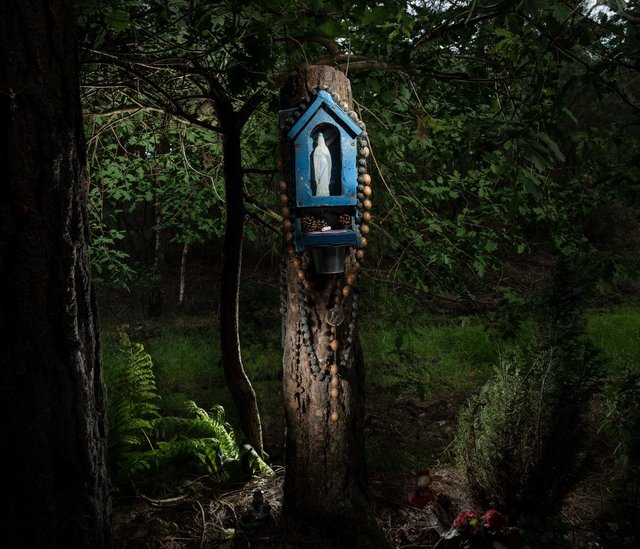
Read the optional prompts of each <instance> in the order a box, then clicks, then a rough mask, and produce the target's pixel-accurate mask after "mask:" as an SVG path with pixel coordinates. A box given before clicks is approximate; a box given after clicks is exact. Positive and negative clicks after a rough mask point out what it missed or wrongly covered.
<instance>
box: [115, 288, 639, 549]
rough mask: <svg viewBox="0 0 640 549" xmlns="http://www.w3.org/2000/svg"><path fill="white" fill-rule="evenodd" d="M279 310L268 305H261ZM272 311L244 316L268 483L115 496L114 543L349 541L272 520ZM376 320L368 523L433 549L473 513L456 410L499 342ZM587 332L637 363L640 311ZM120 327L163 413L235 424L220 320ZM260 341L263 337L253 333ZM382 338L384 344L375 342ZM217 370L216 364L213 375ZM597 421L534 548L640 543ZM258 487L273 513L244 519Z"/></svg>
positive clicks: (276, 421)
mask: <svg viewBox="0 0 640 549" xmlns="http://www.w3.org/2000/svg"><path fill="white" fill-rule="evenodd" d="M272 301H273V300H272ZM275 307H277V301H276V302H275V303H272V304H271V305H270V308H271V309H273V308H275ZM276 310H277V309H276ZM273 314H274V311H271V310H269V311H262V312H260V311H258V313H256V312H255V311H254V312H252V314H251V315H248V316H246V317H245V318H244V319H243V326H244V329H245V330H248V331H247V332H245V333H244V334H243V337H242V341H243V355H244V357H245V362H246V364H247V365H248V368H249V376H250V378H251V379H252V381H253V383H254V387H255V390H256V393H257V395H258V401H259V403H260V406H261V411H262V417H263V428H264V438H265V448H266V450H267V452H268V453H269V455H270V459H269V463H270V465H272V467H273V469H274V471H275V473H276V475H275V476H274V477H269V478H251V479H247V480H246V481H245V482H242V483H234V484H227V485H222V486H221V485H216V484H213V483H211V482H210V481H208V480H207V479H199V478H196V479H190V481H189V483H188V487H187V488H185V487H184V486H181V487H180V488H179V489H176V490H175V491H174V492H172V491H171V490H168V491H165V492H162V493H154V494H152V495H150V494H148V493H144V492H143V491H142V490H140V491H138V492H137V493H136V495H131V496H124V495H119V494H115V497H114V511H115V518H114V526H115V533H116V539H117V547H119V548H121V549H143V548H145V549H147V548H148V549H151V548H153V549H156V548H158V549H159V548H168V549H187V548H198V549H202V548H213V547H224V548H232V547H235V548H240V547H247V548H248V547H252V548H279V547H281V548H283V549H284V548H296V547H327V548H331V547H343V546H344V545H341V544H340V542H339V540H327V539H326V538H325V537H323V536H324V533H323V532H321V531H310V530H309V529H308V528H307V529H304V528H302V527H300V525H297V524H292V523H290V522H286V521H285V520H284V519H283V516H282V514H281V499H282V482H283V477H284V468H283V461H284V428H283V425H284V417H283V413H282V404H281V396H280V395H281V390H280V374H279V371H280V361H281V350H280V347H279V335H278V326H275V327H271V328H270V329H269V328H267V331H268V333H267V334H266V337H265V334H264V332H265V326H266V320H265V319H267V320H268V319H269V318H270V317H272V316H273ZM406 316H407V317H409V316H410V315H406ZM374 318H375V317H374V316H373V315H372V316H371V321H370V322H369V323H368V324H367V325H365V326H363V327H362V329H361V334H362V339H363V346H364V348H365V361H366V363H367V370H368V374H367V375H368V379H367V395H366V399H367V401H366V419H365V430H366V450H367V468H368V478H369V487H370V490H371V494H372V501H373V504H374V512H375V516H376V518H377V521H378V523H379V525H380V526H381V528H382V530H383V531H384V533H385V536H386V538H387V540H388V541H389V543H390V544H391V546H392V547H396V548H406V549H408V548H432V547H435V546H436V545H437V544H438V542H439V540H440V533H442V529H443V528H445V529H446V528H447V527H448V526H449V525H450V521H451V520H452V518H453V516H455V514H456V512H457V511H463V510H469V509H472V508H474V505H473V502H472V498H471V496H470V495H469V493H468V491H467V483H466V479H465V478H464V476H463V475H462V474H461V473H460V471H458V470H457V469H456V467H455V465H454V463H453V461H454V460H453V457H452V455H451V452H450V445H451V442H452V440H453V437H454V433H455V429H456V425H457V417H458V412H459V411H460V409H461V407H462V406H463V405H464V403H465V402H466V400H467V398H468V397H469V396H470V395H471V394H473V393H474V392H476V391H477V390H478V388H479V387H481V386H482V384H483V383H484V381H486V379H487V378H488V377H490V376H491V375H492V372H493V368H494V365H495V364H496V360H497V356H498V355H497V353H496V349H495V346H494V343H495V342H494V341H492V338H491V337H490V336H489V335H488V334H487V333H486V332H485V330H484V328H483V327H482V326H481V325H479V324H477V323H475V322H474V321H470V322H468V321H467V320H466V319H457V320H456V321H455V322H454V323H453V324H452V323H451V322H449V321H444V322H441V321H438V323H439V325H438V326H435V327H433V326H431V327H424V328H419V329H417V328H415V327H409V328H407V325H406V324H403V325H402V326H401V327H400V328H398V327H397V326H398V322H397V320H396V319H395V318H391V319H386V320H379V321H374ZM117 324H119V322H113V321H112V322H108V323H106V327H105V330H104V336H105V337H104V343H105V345H104V348H105V363H107V364H108V362H109V361H110V360H111V359H112V356H113V337H112V336H113V333H114V332H115V329H116V325H117ZM590 326H591V328H590V329H591V333H590V335H591V336H592V337H593V339H594V340H595V342H596V343H599V344H602V345H603V346H604V345H609V346H611V345H612V344H614V343H615V344H616V345H618V346H619V347H620V348H621V349H624V353H625V354H624V356H622V354H620V356H621V357H622V358H623V359H624V361H626V362H630V361H635V363H638V364H640V361H639V360H638V359H639V358H640V307H637V306H634V307H633V308H624V307H623V308H622V309H620V308H618V309H616V310H614V311H613V312H611V313H609V312H605V313H603V314H600V313H599V312H598V313H596V314H595V315H592V318H591V319H590ZM128 330H129V333H130V335H131V337H132V338H133V339H135V340H137V341H141V342H143V343H144V345H145V348H146V350H147V351H148V352H149V353H150V354H151V356H152V358H153V361H154V365H155V371H156V377H157V384H158V389H159V392H160V393H161V395H162V402H163V406H164V408H165V410H163V411H166V412H167V413H175V410H176V409H177V408H178V406H179V403H180V405H181V403H182V402H183V401H184V400H185V399H186V398H189V399H193V400H195V401H196V402H198V403H199V404H203V405H206V404H211V403H216V404H222V405H223V406H224V407H225V409H226V410H227V411H228V415H229V421H231V423H234V417H233V416H234V412H233V406H232V403H231V401H230V399H229V396H228V395H227V394H226V390H225V389H224V382H223V376H222V372H221V371H219V354H218V352H217V350H216V344H215V341H216V334H215V319H212V317H211V316H210V315H209V316H205V315H198V317H193V318H189V319H184V318H179V319H175V318H174V319H172V320H167V319H160V320H156V321H142V322H132V323H131V324H130V325H129V327H128ZM385 330H386V331H387V332H388V333H387V332H385ZM257 333H260V334H261V337H260V338H258V337H255V336H256V334H257ZM380 333H385V336H384V337H378V335H377V334H380ZM615 352H618V351H614V353H615ZM621 353H622V351H621ZM614 358H615V357H614ZM616 360H617V359H616ZM624 361H623V360H622V359H621V362H624ZM212 365H215V366H214V368H213V369H214V370H216V368H217V370H216V371H214V372H213V373H212ZM599 406H602V403H598V402H596V403H595V404H594V408H598V407H599ZM598 426H599V419H598V411H597V410H595V409H594V417H593V421H592V431H593V434H594V437H595V438H594V440H595V444H594V445H593V447H592V448H591V450H592V454H593V458H592V460H591V467H590V471H589V472H588V475H587V476H586V478H585V479H584V480H583V481H582V482H581V483H580V484H579V485H578V486H577V487H576V488H575V489H574V490H573V492H572V493H571V494H570V495H569V497H568V498H567V499H566V502H565V505H564V508H563V510H562V513H561V517H560V520H559V521H558V522H557V523H555V524H553V525H551V526H550V528H553V529H554V530H560V531H562V534H561V535H560V538H559V539H556V541H554V542H553V543H551V542H549V543H547V544H545V543H541V544H538V545H537V546H538V547H549V548H551V547H561V546H562V547H571V548H575V549H577V548H582V547H585V548H586V547H592V548H604V549H627V548H628V549H638V548H640V540H639V539H638V538H637V537H636V538H634V537H633V533H632V532H633V529H632V526H633V525H631V524H630V523H629V522H628V520H627V518H626V517H625V516H623V515H621V514H620V513H619V511H618V509H617V508H616V507H615V506H614V504H613V503H612V494H613V493H614V481H615V478H616V473H617V471H616V466H615V461H614V459H613V446H614V444H613V443H612V441H611V440H609V439H608V438H607V437H606V436H605V435H603V434H601V433H599V431H598ZM425 470H428V471H429V476H430V479H431V484H430V488H431V491H432V494H433V498H432V500H431V501H429V502H427V504H426V505H425V506H424V508H421V509H419V508H416V507H414V506H412V505H410V504H409V503H408V496H409V494H411V493H412V491H413V490H414V489H415V488H416V485H417V480H418V478H417V475H418V474H421V473H420V472H422V471H425ZM256 490H261V491H262V493H263V496H264V499H265V501H267V502H268V503H269V505H270V513H269V514H268V516H266V517H265V516H262V517H260V519H259V520H256V516H255V513H254V512H253V511H252V501H253V494H254V492H255V491H256ZM443 505H444V507H445V508H446V511H447V512H446V513H444V515H443V513H442V506H443ZM635 531H636V532H637V530H635ZM439 547H442V544H440V545H439ZM510 549H511V548H510Z"/></svg>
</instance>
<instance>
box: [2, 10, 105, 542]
mask: <svg viewBox="0 0 640 549" xmlns="http://www.w3.org/2000/svg"><path fill="white" fill-rule="evenodd" d="M67 4H68V3H66V2H62V1H60V0H40V1H25V2H4V3H2V4H1V7H0V50H1V51H2V61H1V62H0V63H1V65H0V80H1V81H2V82H3V84H2V92H1V93H0V101H1V103H2V112H3V116H2V120H3V121H2V126H1V131H0V155H1V157H0V159H1V162H0V165H1V166H2V171H3V182H2V184H0V341H1V343H0V372H2V375H1V377H0V422H2V425H1V426H0V463H1V466H0V480H1V485H2V499H3V502H4V505H3V511H2V513H1V514H0V530H1V531H2V535H1V539H2V541H1V542H0V544H1V545H2V546H3V547H7V548H11V549H14V548H22V547H24V548H29V549H39V548H47V549H56V548H60V549H62V548H83V549H84V548H88V547H91V548H95V549H101V548H107V547H110V546H111V539H112V538H111V528H110V510H111V504H110V498H109V483H108V479H107V470H106V432H105V431H106V419H105V391H104V386H103V383H102V378H101V372H102V364H101V359H100V346H99V328H98V322H97V311H96V301H95V295H94V292H93V289H92V285H91V281H90V266H89V258H88V241H89V228H88V223H87V216H86V198H87V196H86V195H87V180H86V175H85V168H84V166H85V158H84V154H85V153H84V146H85V145H84V136H83V134H82V117H81V109H80V96H79V81H78V61H77V50H76V44H75V41H74V40H73V39H72V37H71V36H70V35H69V29H72V28H73V19H72V18H71V17H69V16H70V15H72V14H71V13H69V12H70V11H71V10H68V9H67V7H68V6H67Z"/></svg>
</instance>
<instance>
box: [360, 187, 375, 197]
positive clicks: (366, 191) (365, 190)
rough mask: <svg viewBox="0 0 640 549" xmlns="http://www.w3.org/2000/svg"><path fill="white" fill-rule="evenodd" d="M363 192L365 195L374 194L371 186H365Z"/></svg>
mask: <svg viewBox="0 0 640 549" xmlns="http://www.w3.org/2000/svg"><path fill="white" fill-rule="evenodd" d="M362 194H363V195H365V196H371V195H372V194H373V189H371V187H365V188H364V189H362Z"/></svg>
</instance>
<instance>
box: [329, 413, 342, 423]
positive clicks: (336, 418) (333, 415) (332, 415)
mask: <svg viewBox="0 0 640 549" xmlns="http://www.w3.org/2000/svg"><path fill="white" fill-rule="evenodd" d="M339 419H340V416H339V415H338V412H333V413H332V414H331V421H333V422H334V423H337V421H338V420H339Z"/></svg>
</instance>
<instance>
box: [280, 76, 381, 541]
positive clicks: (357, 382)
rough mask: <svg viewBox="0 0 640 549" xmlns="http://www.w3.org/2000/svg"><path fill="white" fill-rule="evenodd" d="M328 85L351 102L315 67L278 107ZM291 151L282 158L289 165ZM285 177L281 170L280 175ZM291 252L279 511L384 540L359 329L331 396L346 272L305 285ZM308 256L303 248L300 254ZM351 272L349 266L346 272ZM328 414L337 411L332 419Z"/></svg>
mask: <svg viewBox="0 0 640 549" xmlns="http://www.w3.org/2000/svg"><path fill="white" fill-rule="evenodd" d="M323 86H328V87H329V89H330V90H331V91H333V92H336V93H338V94H339V95H340V97H341V98H342V99H343V100H344V101H346V102H347V103H348V104H349V105H351V101H352V100H351V86H350V83H349V80H348V79H347V78H346V76H345V75H344V74H343V73H341V72H338V71H336V70H334V69H332V68H330V67H326V66H313V67H309V68H307V69H306V71H304V72H302V73H300V74H298V75H296V76H295V77H294V78H292V79H291V80H290V81H289V82H288V83H287V85H286V86H285V87H284V88H283V90H282V99H281V101H282V106H283V108H291V107H295V106H297V105H298V104H299V103H300V102H301V100H302V99H303V98H304V97H305V96H307V94H308V93H309V92H310V91H311V90H312V89H315V88H321V87H323ZM290 162H291V159H290V158H285V159H283V165H284V166H285V171H287V172H288V171H289V168H290ZM286 178H287V176H285V179H286ZM288 259H289V263H288V265H287V269H286V288H287V295H286V317H285V334H284V359H283V366H284V375H283V390H284V403H285V413H286V423H287V435H286V436H287V438H286V474H285V483H284V510H285V512H286V513H287V514H288V515H290V516H291V515H293V516H296V517H298V518H302V519H303V520H307V521H310V522H312V523H313V524H316V525H318V524H323V525H325V526H327V527H329V528H330V529H331V530H333V531H334V532H335V533H336V534H337V535H338V536H343V537H346V538H347V541H348V543H349V544H350V545H351V546H363V547H367V546H370V547H378V546H386V543H385V542H384V539H383V538H381V536H380V535H379V530H378V528H377V526H376V524H375V522H374V521H373V520H372V518H371V507H370V505H369V503H368V501H369V500H368V492H367V486H366V477H365V464H364V426H363V420H364V387H363V385H364V363H363V360H362V353H361V351H360V346H359V343H358V338H357V334H355V333H353V334H351V336H352V338H353V352H352V353H351V358H350V360H349V362H348V364H347V367H346V368H341V369H340V372H339V377H340V385H339V393H338V395H339V396H338V397H337V398H331V397H330V391H331V389H332V387H331V385H330V383H329V379H330V376H329V373H330V366H331V364H335V363H336V362H339V361H338V360H337V357H338V356H339V355H338V353H336V352H334V350H332V349H331V348H330V345H331V340H332V338H333V337H334V335H332V328H331V326H330V325H329V324H328V323H327V321H326V319H327V315H328V312H329V310H330V309H331V308H332V307H333V305H334V303H335V300H336V299H337V298H336V296H338V299H339V298H340V296H339V295H338V294H340V291H341V290H342V288H343V286H344V275H321V276H319V275H313V272H312V269H311V268H308V269H307V277H309V278H310V279H311V280H310V281H311V282H312V285H313V288H314V289H313V290H303V289H302V287H301V283H300V280H299V278H298V274H299V272H298V267H297V266H295V265H294V262H293V261H292V260H291V259H290V258H288ZM301 260H302V262H303V267H304V263H305V262H307V261H308V257H307V254H306V253H305V255H304V256H303V257H302V258H301ZM346 274H349V273H346ZM302 291H305V292H306V295H307V305H306V306H307V308H308V317H309V318H308V322H309V324H310V329H311V340H312V344H313V348H314V351H315V353H316V356H317V358H318V361H319V364H320V367H321V370H322V372H323V373H322V374H321V375H316V374H314V373H313V371H312V365H311V362H310V355H309V347H308V344H307V343H306V342H305V341H304V337H303V333H304V329H303V310H302V309H303V308H304V307H301V295H300V293H301V292H302ZM352 300H353V296H351V297H350V298H349V299H345V301H344V303H343V305H344V312H345V315H346V316H345V320H344V322H343V323H342V324H341V325H340V326H338V327H337V328H336V331H335V339H336V340H337V341H338V343H339V344H340V346H341V347H342V348H343V349H344V347H345V345H347V341H346V339H347V337H348V334H347V326H348V325H349V323H350V308H349V307H350V304H352V303H353V301H352ZM333 414H337V421H335V419H336V417H335V416H334V417H333V418H332V415H333Z"/></svg>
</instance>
